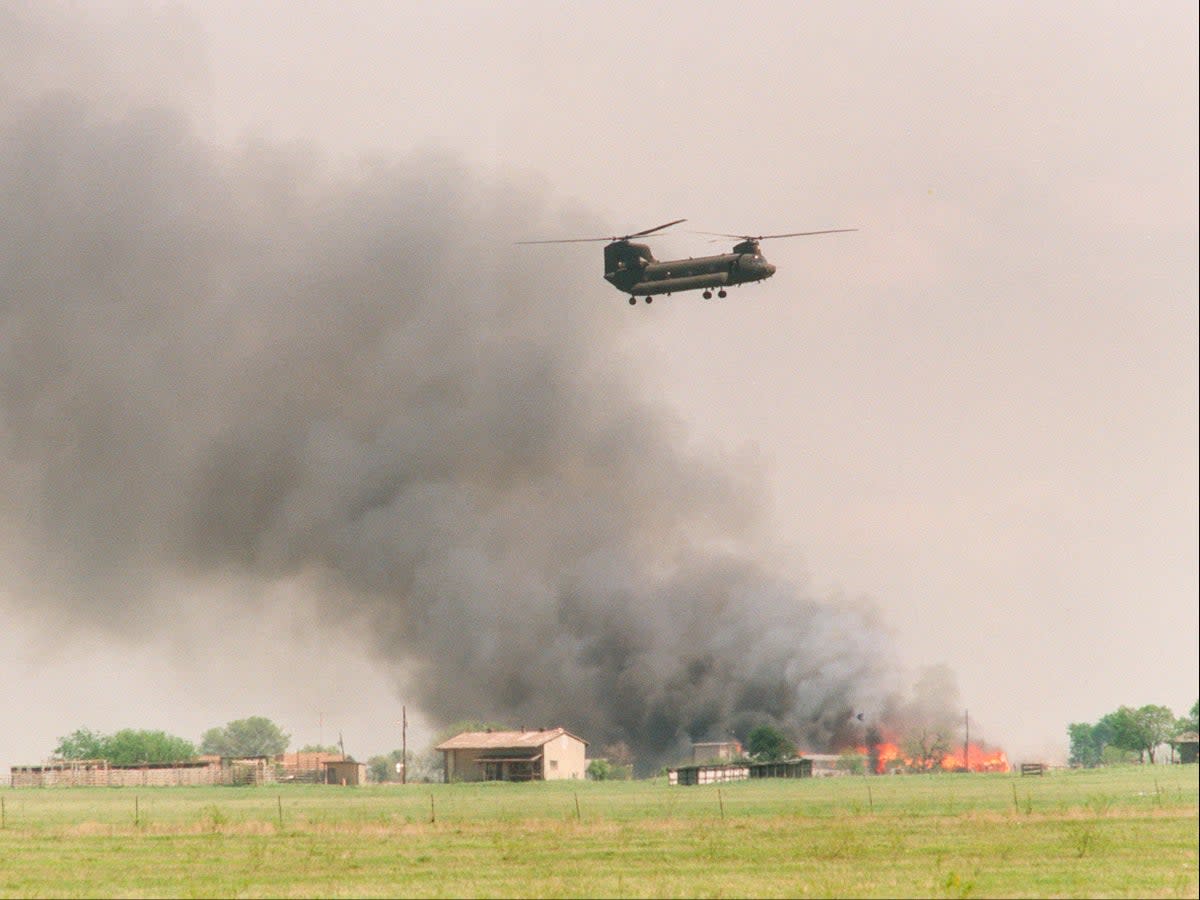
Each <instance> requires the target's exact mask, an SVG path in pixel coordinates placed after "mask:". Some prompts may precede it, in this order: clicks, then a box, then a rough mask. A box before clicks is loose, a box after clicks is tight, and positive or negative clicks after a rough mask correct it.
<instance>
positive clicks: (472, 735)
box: [434, 728, 587, 750]
mask: <svg viewBox="0 0 1200 900" xmlns="http://www.w3.org/2000/svg"><path fill="white" fill-rule="evenodd" d="M564 734H565V735H568V736H569V737H573V738H575V740H577V741H579V742H580V743H582V744H586V743H587V741H585V740H584V739H583V738H581V737H579V736H578V735H574V734H571V732H569V731H567V730H566V729H565V728H551V729H549V730H538V731H464V732H463V733H462V734H456V735H455V736H454V737H452V738H450V740H448V741H442V743H440V744H438V745H437V747H435V748H434V749H436V750H513V749H516V748H518V747H526V748H536V747H543V746H545V745H546V744H548V743H550V742H551V741H552V740H554V739H555V738H559V737H562V736H563V735H564Z"/></svg>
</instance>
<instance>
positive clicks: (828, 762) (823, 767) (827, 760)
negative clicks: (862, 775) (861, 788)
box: [803, 753, 867, 778]
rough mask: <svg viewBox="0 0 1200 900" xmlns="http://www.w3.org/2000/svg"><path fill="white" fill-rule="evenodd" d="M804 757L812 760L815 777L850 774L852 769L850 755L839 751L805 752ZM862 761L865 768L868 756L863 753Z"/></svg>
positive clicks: (860, 757)
mask: <svg viewBox="0 0 1200 900" xmlns="http://www.w3.org/2000/svg"><path fill="white" fill-rule="evenodd" d="M803 756H804V758H805V759H807V760H811V761H812V773H813V777H814V778H828V777H830V776H833V775H849V774H851V771H852V770H851V769H850V767H849V766H847V762H848V761H849V756H848V755H847V754H838V753H805V754H803ZM858 758H859V759H860V760H861V761H862V765H863V767H864V768H865V767H866V766H867V757H866V756H865V755H861V756H859V757H858Z"/></svg>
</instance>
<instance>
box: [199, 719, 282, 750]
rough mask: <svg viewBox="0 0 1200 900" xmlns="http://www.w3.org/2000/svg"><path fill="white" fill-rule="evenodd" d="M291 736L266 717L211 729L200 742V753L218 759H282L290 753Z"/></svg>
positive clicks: (241, 720)
mask: <svg viewBox="0 0 1200 900" xmlns="http://www.w3.org/2000/svg"><path fill="white" fill-rule="evenodd" d="M290 740H291V735H288V734H284V732H283V730H282V729H281V728H280V727H279V726H278V725H276V724H275V723H274V722H272V721H271V720H270V719H268V718H265V717H264V716H251V717H250V718H248V719H238V720H236V721H234V722H230V723H229V724H228V725H226V726H225V727H224V728H210V729H208V731H206V732H204V736H203V737H202V738H201V739H200V752H202V753H211V754H213V755H215V756H278V755H279V754H280V753H283V752H284V751H285V750H287V746H288V741H290Z"/></svg>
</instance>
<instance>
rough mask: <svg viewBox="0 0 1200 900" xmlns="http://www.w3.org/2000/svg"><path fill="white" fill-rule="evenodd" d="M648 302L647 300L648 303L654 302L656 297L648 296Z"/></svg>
mask: <svg viewBox="0 0 1200 900" xmlns="http://www.w3.org/2000/svg"><path fill="white" fill-rule="evenodd" d="M646 302H647V303H653V302H654V298H653V297H647V298H646Z"/></svg>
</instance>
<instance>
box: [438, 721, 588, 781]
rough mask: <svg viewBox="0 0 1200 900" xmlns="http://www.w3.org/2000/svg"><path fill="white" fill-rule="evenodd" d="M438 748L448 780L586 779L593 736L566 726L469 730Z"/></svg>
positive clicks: (444, 742)
mask: <svg viewBox="0 0 1200 900" xmlns="http://www.w3.org/2000/svg"><path fill="white" fill-rule="evenodd" d="M436 749H438V750H440V751H442V759H443V765H444V767H445V773H446V781H447V782H452V781H557V780H561V779H569V778H579V779H582V778H583V777H584V774H585V771H586V767H587V762H586V755H587V741H585V740H583V738H580V737H576V736H575V735H573V734H571V733H570V732H569V731H567V730H566V729H565V728H551V729H549V730H538V731H464V732H463V733H462V734H457V735H455V736H454V737H452V738H450V740H448V741H443V742H442V743H440V744H438V745H437V748H436Z"/></svg>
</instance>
